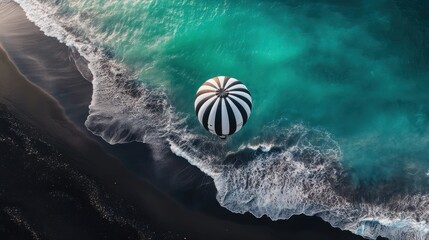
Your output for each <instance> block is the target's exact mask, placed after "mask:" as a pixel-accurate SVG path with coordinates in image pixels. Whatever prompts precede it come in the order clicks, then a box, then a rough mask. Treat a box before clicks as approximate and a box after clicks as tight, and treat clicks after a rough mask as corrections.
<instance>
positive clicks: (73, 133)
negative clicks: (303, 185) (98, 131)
mask: <svg viewBox="0 0 429 240" xmlns="http://www.w3.org/2000/svg"><path fill="white" fill-rule="evenodd" d="M2 5H3V6H2ZM6 5H7V6H5V5H4V3H1V4H0V9H1V10H0V12H1V13H3V14H2V18H1V19H0V43H1V44H3V45H4V47H5V48H6V49H7V51H8V52H9V54H10V55H11V58H12V59H13V61H14V62H15V63H16V65H17V66H18V67H19V69H20V70H21V71H22V73H23V74H24V75H25V76H26V77H27V78H28V79H30V80H31V82H33V83H34V84H36V85H37V86H35V85H34V84H32V83H30V82H29V81H27V80H26V79H25V78H24V77H23V76H22V75H21V73H20V72H18V71H17V70H16V68H15V66H14V65H13V64H12V63H11V62H10V61H9V59H8V58H7V56H6V55H5V54H4V53H3V52H2V53H1V65H0V67H1V69H0V73H1V74H0V99H1V100H0V101H1V102H2V103H4V104H6V106H7V108H8V109H9V110H10V111H11V112H13V113H14V114H16V115H17V116H19V118H20V119H22V120H23V121H25V122H28V123H29V124H30V125H32V126H34V127H35V128H37V129H38V130H39V131H41V132H42V133H43V135H45V136H46V137H47V138H48V139H49V142H50V143H52V145H54V146H56V147H57V148H59V149H61V150H62V151H65V152H67V153H69V154H70V155H73V156H76V157H75V158H74V159H76V160H75V161H74V162H73V164H74V165H76V167H77V168H79V169H84V171H85V172H86V173H87V175H88V176H89V177H90V178H91V179H94V180H95V181H96V182H98V183H99V184H100V185H102V186H103V187H104V188H105V189H106V191H107V192H108V193H109V194H111V195H113V196H117V197H119V196H120V197H121V198H123V199H126V200H127V201H128V202H130V204H132V205H133V206H135V207H136V209H137V211H136V212H138V213H139V214H137V215H141V214H143V215H145V216H146V217H147V219H149V220H146V221H150V222H151V223H153V224H154V225H156V229H158V230H159V231H167V230H170V231H173V232H179V233H180V232H181V233H182V234H184V236H187V237H188V238H189V237H190V238H198V239H279V238H281V239H289V238H290V239H333V238H335V239H352V238H356V239H359V238H358V237H356V236H353V235H352V234H350V233H348V232H343V231H340V230H338V229H334V228H331V227H329V224H327V223H324V222H323V221H321V220H320V219H318V218H310V217H304V216H299V217H294V218H292V220H288V221H277V222H271V221H270V220H269V219H267V218H263V219H256V218H254V217H253V216H250V214H246V215H236V214H232V213H230V212H228V211H227V210H225V209H223V208H221V207H220V206H218V204H217V202H216V201H215V199H214V194H215V192H214V187H213V186H212V183H211V181H210V179H206V178H205V176H204V175H203V174H202V173H201V172H199V171H198V170H197V169H195V168H193V167H191V166H189V164H187V162H186V161H185V160H184V159H180V158H177V157H175V156H171V159H167V160H166V162H167V164H166V165H168V164H172V165H173V166H168V167H165V168H161V169H163V170H159V169H158V173H153V172H151V171H150V170H153V168H151V165H153V164H154V163H153V160H152V159H151V153H150V149H149V148H148V147H147V146H145V145H144V144H138V143H133V144H127V145H123V146H118V147H117V146H108V144H106V143H103V142H101V141H100V139H98V138H97V137H94V136H91V135H89V134H88V133H87V132H85V129H84V126H83V121H84V119H85V118H86V115H87V108H88V104H89V101H90V95H91V84H90V83H89V82H88V81H87V80H86V79H84V78H83V77H82V76H81V75H80V73H79V72H78V70H77V68H76V67H75V65H74V62H73V59H71V58H65V57H64V56H69V49H68V48H67V47H65V46H64V45H62V44H60V43H59V42H58V41H56V40H55V39H53V38H49V37H46V36H44V35H43V33H41V32H40V31H39V30H38V29H37V27H35V26H34V24H32V23H30V22H28V20H26V19H25V17H24V15H23V13H22V10H20V9H19V8H17V7H16V4H14V3H6ZM7 8H9V9H7ZM5 9H6V10H5ZM4 13H7V14H4ZM35 39H37V40H35ZM39 40H40V41H39ZM35 46H40V48H38V49H34V48H35ZM38 86H39V87H41V88H42V89H44V90H45V91H47V93H49V94H50V95H52V96H53V97H55V99H57V100H58V101H59V102H57V100H55V99H54V98H52V97H50V96H49V95H48V94H47V93H45V92H43V91H42V90H40V89H39V88H38ZM106 150H107V151H108V152H109V153H107V152H106ZM111 154H114V155H115V156H116V157H113V156H111ZM117 157H120V158H121V160H119V159H117ZM124 163H125V164H126V165H127V166H126V167H125V166H124ZM145 164H146V165H145ZM130 167H131V168H132V169H133V172H134V173H132V172H131V171H130ZM173 169H175V170H173ZM183 169H186V170H185V173H188V174H189V175H191V176H192V178H191V179H190V180H189V181H188V180H186V178H187V177H186V175H185V176H183V175H180V177H179V181H177V182H178V183H172V181H173V180H174V178H173V180H172V178H170V179H169V180H166V181H165V182H162V183H158V182H157V181H156V178H155V177H154V176H152V175H156V174H171V172H169V171H173V175H174V174H178V173H177V172H183V171H184V170H183ZM160 171H161V172H160ZM174 171H176V172H174ZM141 177H145V178H148V179H150V181H151V183H152V184H150V183H148V182H147V181H145V180H143V179H142V178H141ZM176 180H177V179H176ZM201 181H204V182H205V185H206V187H205V188H203V189H202V190H201V187H195V184H196V182H199V184H201ZM170 184H171V185H170ZM188 184H189V185H190V186H191V187H189V186H188ZM154 185H155V186H156V187H157V188H159V187H161V189H162V190H163V191H164V192H167V193H168V194H169V195H172V196H173V197H176V199H178V200H179V201H180V203H178V202H177V201H176V200H175V199H172V198H171V197H169V196H168V195H166V194H164V193H162V192H160V191H159V190H157V189H156V188H155V187H154ZM178 185H180V186H179V187H178ZM175 188H178V189H179V190H180V191H174V189H175ZM196 189H197V191H195V190H196ZM202 200H203V201H205V202H203V203H201V205H202V206H197V205H198V203H199V202H201V201H202ZM184 202H185V205H186V206H187V207H186V208H185V207H183V203H184ZM186 203H188V204H186ZM190 206H191V207H190ZM112 207H113V208H115V207H117V206H112ZM189 208H193V209H195V210H189ZM128 217H129V218H130V219H136V221H140V220H141V219H139V218H138V217H137V218H136V216H128ZM141 221H142V220H141Z"/></svg>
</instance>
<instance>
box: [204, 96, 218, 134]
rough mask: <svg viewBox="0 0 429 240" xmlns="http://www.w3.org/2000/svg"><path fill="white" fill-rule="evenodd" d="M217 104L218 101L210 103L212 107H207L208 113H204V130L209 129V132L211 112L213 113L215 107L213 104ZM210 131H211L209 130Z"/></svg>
mask: <svg viewBox="0 0 429 240" xmlns="http://www.w3.org/2000/svg"><path fill="white" fill-rule="evenodd" d="M215 102H216V101H212V102H211V103H210V105H208V106H207V108H206V111H205V112H204V115H203V121H202V122H203V126H204V128H205V129H207V130H209V126H208V125H209V123H208V122H209V116H210V112H211V110H212V107H213V104H215ZM209 131H210V130H209Z"/></svg>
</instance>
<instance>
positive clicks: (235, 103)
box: [194, 76, 252, 139]
mask: <svg viewBox="0 0 429 240" xmlns="http://www.w3.org/2000/svg"><path fill="white" fill-rule="evenodd" d="M194 107H195V113H196V114H197V117H198V121H200V123H201V124H202V125H203V126H204V128H205V129H207V130H208V131H210V132H211V133H213V134H215V135H218V136H219V137H220V138H222V139H226V136H228V135H231V134H234V133H236V132H238V131H239V130H240V129H241V128H242V127H243V126H244V124H246V122H247V120H248V119H249V116H250V113H251V111H252V96H251V95H250V92H249V90H247V87H246V86H244V84H243V83H241V82H240V81H238V80H237V79H235V78H231V77H226V76H218V77H214V78H211V79H209V80H207V81H206V82H205V83H204V84H203V85H202V86H201V87H200V88H199V89H198V91H197V94H196V95H195V104H194Z"/></svg>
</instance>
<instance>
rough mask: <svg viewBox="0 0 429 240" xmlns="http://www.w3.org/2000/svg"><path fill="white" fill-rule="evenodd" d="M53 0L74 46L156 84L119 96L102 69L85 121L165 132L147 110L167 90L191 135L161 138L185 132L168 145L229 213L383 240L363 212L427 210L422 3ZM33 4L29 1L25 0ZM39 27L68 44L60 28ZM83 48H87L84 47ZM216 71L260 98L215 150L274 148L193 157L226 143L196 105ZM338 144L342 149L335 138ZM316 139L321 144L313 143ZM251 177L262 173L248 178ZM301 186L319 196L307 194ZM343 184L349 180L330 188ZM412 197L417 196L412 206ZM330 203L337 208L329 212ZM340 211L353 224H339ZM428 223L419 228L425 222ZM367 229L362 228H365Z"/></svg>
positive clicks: (428, 69)
mask: <svg viewBox="0 0 429 240" xmlns="http://www.w3.org/2000/svg"><path fill="white" fill-rule="evenodd" d="M18 2H24V3H26V0H19V1H18ZM48 2H49V1H48ZM53 3H54V6H56V7H55V9H56V13H55V16H56V17H58V19H59V20H58V21H57V22H60V25H62V26H63V27H64V25H65V26H66V30H68V31H70V32H72V33H73V35H74V36H79V37H81V38H82V39H80V40H79V41H74V42H73V41H71V40H69V41H70V42H73V43H72V44H70V45H73V46H74V45H79V44H80V43H81V42H82V41H84V42H85V41H88V42H90V43H91V45H93V46H96V47H98V48H101V49H103V52H104V53H106V55H107V56H108V57H109V59H113V60H115V61H117V62H121V63H123V64H124V65H125V66H126V67H127V68H129V69H131V70H132V72H133V73H134V74H132V78H133V81H134V82H139V83H143V84H144V85H145V86H148V87H149V91H148V92H147V93H145V94H146V95H144V96H143V97H141V98H139V99H135V98H129V97H124V95H121V94H122V93H121V92H122V91H123V90H121V89H120V88H118V89H116V88H114V87H113V85H112V84H110V85H109V84H108V83H109V81H108V80H106V79H107V78H106V79H105V78H103V76H101V77H98V81H97V82H98V83H97V85H95V86H94V95H93V99H94V96H95V100H94V101H93V103H92V104H91V106H90V108H91V110H92V112H91V113H90V117H91V116H93V118H89V119H90V120H89V122H97V124H89V125H87V126H90V127H89V128H90V129H91V131H93V132H94V133H96V134H98V135H101V136H102V137H103V138H104V139H106V140H107V141H109V142H113V143H118V142H121V141H116V140H117V136H119V135H120V136H122V135H121V134H117V135H115V133H114V132H115V131H124V132H126V134H128V133H129V132H132V133H133V134H134V135H133V136H134V137H135V136H137V135H139V134H140V133H141V135H144V134H146V133H147V132H148V131H152V128H158V127H159V128H163V129H164V125H162V126H157V124H158V123H159V122H157V121H154V119H155V120H156V119H159V118H163V116H165V115H161V114H159V115H157V112H156V111H155V113H154V111H153V109H152V110H150V111H147V109H148V108H147V105H151V104H153V106H155V107H153V106H152V105H151V106H152V108H156V107H159V106H161V105H162V104H161V103H159V102H162V101H161V100H160V101H159V102H157V101H158V100H157V98H151V97H150V96H151V94H153V95H156V94H158V90H159V89H160V88H161V89H162V90H163V92H165V93H166V94H167V96H168V103H169V104H171V107H173V112H174V113H175V114H177V115H178V116H180V119H185V124H184V126H182V127H183V128H184V129H186V131H187V132H185V133H183V134H182V135H181V136H174V137H171V136H170V135H169V136H170V137H166V138H169V142H170V143H171V142H174V140H171V139H181V141H182V142H181V145H180V146H179V147H176V148H175V146H173V145H172V146H171V148H172V150H173V148H175V150H176V151H175V152H176V153H178V155H180V156H183V157H185V158H187V159H188V160H189V161H190V162H191V163H192V164H193V165H196V166H198V167H199V168H200V169H202V171H203V172H205V173H207V174H208V175H210V176H211V177H212V178H213V179H214V181H215V185H216V187H217V188H218V200H219V202H220V203H221V205H222V206H225V207H227V208H228V209H230V210H232V211H234V212H246V211H250V212H252V213H253V214H255V215H256V216H261V215H262V214H267V215H268V216H270V217H272V218H273V219H279V218H288V217H289V216H290V215H291V214H299V213H302V212H304V213H310V214H319V215H320V216H322V217H324V219H327V220H329V221H331V223H333V222H334V223H335V224H334V225H336V226H340V227H342V228H346V229H350V230H353V231H356V232H358V234H361V235H365V234H366V235H365V236H369V237H374V236H375V237H376V235H371V234H374V233H366V232H365V230H364V229H365V226H367V225H365V224H368V222H367V218H369V217H373V218H377V217H379V218H378V219H385V218H388V217H389V219H390V220H389V221H393V220H391V219H402V218H404V217H410V218H411V219H413V220H415V221H420V220H421V219H425V217H429V216H427V213H426V212H427V211H426V210H425V209H427V208H426V205H425V204H426V202H427V201H426V200H425V199H426V197H427V195H426V194H427V191H428V190H429V189H428V186H429V185H428V183H429V148H428V147H429V128H428V123H429V94H428V92H429V57H428V56H429V44H428V41H427V39H429V27H428V26H429V14H428V12H427V9H429V2H428V1H417V0H415V1H388V0H382V1H372V0H371V1H370V0H368V1H365V0H353V1H347V2H346V1H336V0H324V1H294V0H289V1H275V0H271V1H269V0H265V1H261V0H249V1H228V0H224V1H201V0H200V1H197V0H181V1H180V0H158V1H148V0H147V1H145V0H139V1H131V0H129V1H119V0H118V1H106V0H97V1H94V0H76V1H53ZM25 6H26V7H25V8H26V9H30V6H31V4H26V5H25ZM50 11H51V10H50ZM27 12H28V10H27ZM35 12H37V11H35ZM42 12H43V11H42ZM49 14H50V12H49ZM42 15H43V14H42ZM35 21H36V22H37V20H35ZM40 22H41V21H39V24H40V25H43V23H40ZM42 29H45V30H44V31H45V32H50V34H52V35H54V36H57V37H58V38H59V39H62V40H63V41H64V42H67V39H66V38H65V37H63V35H61V34H58V33H52V32H55V31H52V30H49V28H42ZM80 50H81V52H85V51H86V50H85V48H84V47H80ZM104 68H106V67H105V66H103V67H102V68H101V69H104ZM218 75H227V76H232V77H235V78H237V79H239V80H240V81H242V82H243V83H245V84H246V86H247V87H248V88H249V90H250V92H251V93H252V97H253V112H252V115H251V117H250V119H249V121H248V123H247V124H246V126H245V127H244V128H243V129H241V131H240V132H238V133H237V134H235V135H234V136H233V137H231V138H230V139H229V140H228V142H227V143H226V144H224V145H223V147H224V148H226V150H225V149H223V150H219V153H218V155H219V158H222V157H224V155H222V153H224V152H225V151H230V152H231V151H236V150H237V149H238V148H239V147H240V146H248V145H249V144H253V145H264V144H265V145H270V144H272V145H275V147H277V148H276V149H274V150H273V151H267V153H261V152H260V151H259V152H258V151H255V152H253V153H252V154H250V155H246V154H244V158H246V156H247V157H248V158H249V159H250V160H249V159H245V160H249V161H251V163H249V164H248V165H245V166H244V167H243V168H240V167H235V166H234V167H231V166H229V165H228V164H224V165H222V164H220V165H219V164H218V163H216V164H214V163H213V162H215V161H214V160H213V159H205V158H204V157H201V158H200V159H198V160H195V159H193V158H192V157H189V156H191V155H192V154H191V153H189V152H191V150H194V151H195V149H197V150H198V151H200V152H201V153H200V155H198V154H197V155H198V156H204V154H206V152H207V155H210V156H213V155H216V154H217V152H216V151H217V150H215V151H212V150H211V149H210V147H207V148H198V147H194V146H196V144H195V142H198V141H196V140H195V139H196V138H197V139H199V141H200V145H201V142H206V145H212V146H213V147H214V148H216V147H218V146H219V143H217V139H215V138H210V133H208V132H206V131H205V130H204V129H203V128H202V127H201V126H200V124H199V123H198V121H197V119H196V117H195V113H194V107H193V106H194V105H193V102H194V95H195V92H196V90H197V89H198V87H199V86H200V85H201V84H202V83H203V82H204V81H205V80H207V79H209V78H211V77H214V76H218ZM151 90H153V91H151ZM155 90H156V91H155ZM99 95H100V96H104V95H105V96H106V97H104V98H98V97H97V96H99ZM156 96H158V95H156ZM100 99H102V100H100ZM116 99H119V100H116ZM154 99H155V100H154ZM161 99H162V98H161ZM149 100H150V103H149V104H146V105H145V103H147V101H149ZM151 101H154V103H152V102H151ZM107 103H109V104H111V105H109V104H107ZM157 104H158V105H157ZM143 105H144V107H143ZM112 106H113V107H112ZM162 106H164V105H162ZM169 106H170V105H169ZM94 109H95V110H97V111H95V110H94ZM94 112H95V113H94ZM94 116H95V117H94ZM141 119H143V120H141ZM161 120H162V119H161ZM121 122H122V123H123V124H121ZM159 124H161V123H159ZM149 125H153V126H150V127H148V126H149ZM100 126H101V127H100ZM140 126H141V128H142V129H143V130H140V129H139V127H140ZM169 126H170V125H169ZM292 126H295V127H292ZM296 126H301V127H296ZM100 128H105V129H106V130H103V129H100ZM124 128H125V129H124ZM126 128H128V129H126ZM118 129H119V130H118ZM103 131H104V132H103ZM175 131H176V130H171V132H173V133H176V132H177V131H176V132H175ZM106 132H107V134H106ZM112 132H113V133H112ZM122 133H123V132H122ZM163 134H164V135H163V136H167V135H168V134H170V133H165V132H164V133H163ZM189 134H190V135H192V137H189V136H188V135H189ZM293 134H297V135H299V136H301V137H300V139H303V140H302V141H301V142H300V141H298V142H299V144H298V143H297V144H296V148H294V147H293V146H292V145H293V144H294V140H293V137H291V136H293ZM171 135H174V134H171ZM176 135H177V134H176ZM179 135H180V134H179ZM195 136H200V138H198V137H195ZM135 138H137V140H139V141H143V142H145V141H146V140H145V139H143V140H140V139H139V138H138V136H137V137H135ZM112 139H113V140H112ZM207 139H210V141H206V140H207ZM129 140H130V139H129V138H128V137H127V140H126V141H122V142H127V141H129ZM131 140H135V139H131ZM306 141H308V144H307V142H306ZM184 142H185V144H184ZM186 142H189V145H191V147H189V146H187V145H186V144H187V143H186ZM334 143H335V144H334ZM282 144H283V146H282ZM336 144H337V145H338V148H339V150H338V149H337V147H334V148H332V146H334V145H335V146H337V145H336ZM185 145H186V147H183V146H185ZM314 146H317V147H314ZM177 148H179V149H180V151H178V150H177ZM309 148H312V150H311V151H314V152H311V151H310V153H308V152H306V151H307V150H308V149H309ZM278 149H280V150H278ZM296 149H298V150H296ZM188 150H189V151H188ZM337 150H338V151H341V156H340V157H338V156H337V155H336V153H337ZM187 151H188V152H187ZM183 152H185V153H183ZM262 152H263V151H262ZM297 152H298V153H299V154H301V155H304V156H305V155H306V154H308V156H311V157H310V158H314V159H312V160H311V161H309V162H311V163H312V165H310V166H308V165H304V166H305V167H303V165H302V163H303V161H304V162H306V160H305V158H304V160H303V158H300V157H297V155H299V154H297ZM332 152H335V154H333V155H335V156H334V157H331V155H330V153H332ZM288 154H292V155H288ZM194 155H195V154H194ZM194 155H192V156H194ZM294 157H295V158H294ZM319 157H320V158H322V160H320V159H319ZM207 158H208V157H207ZM324 158H327V159H330V158H332V159H331V160H332V162H330V161H327V160H326V159H325V160H326V161H325V162H324V160H323V159H324ZM261 159H263V160H261ZM291 159H292V160H291ZM217 160H218V159H217ZM336 160H339V162H340V163H339V164H340V169H338V168H337V167H336V166H337V165H336ZM319 164H320V165H319ZM307 168H308V169H307ZM219 169H220V170H219ZM273 169H274V170H273ZM307 170H308V171H307ZM311 171H313V172H311ZM340 173H341V174H340ZM252 177H254V178H255V180H254V181H255V182H253V183H249V181H250V180H249V179H252ZM243 179H244V180H243ZM264 179H269V181H264ZM270 181H272V182H270ZM243 182H245V184H242V183H243ZM271 183H272V184H271ZM300 184H301V185H300ZM307 184H311V186H312V188H313V189H312V191H311V192H312V194H313V193H314V195H312V194H308V188H306V187H308V185H307ZM243 185H244V186H243ZM338 185H343V186H342V187H341V186H340V187H338ZM295 186H300V187H301V186H302V189H298V187H297V189H295V188H294V187H295ZM327 186H329V187H327ZM332 186H334V187H332ZM325 187H327V188H326V189H325ZM317 188H319V189H317ZM337 188H339V189H346V190H347V191H346V192H345V193H344V192H343V193H338V191H333V190H332V189H337ZM236 189H237V191H235V190H236ZM284 189H289V190H290V191H289V192H288V191H285V190H284ZM303 189H304V190H303ZM305 189H307V190H305ZM242 190H243V191H242ZM240 191H242V192H240ZM323 192H326V194H325V195H323ZM247 194H248V195H247ZM318 194H319V195H318ZM337 194H338V195H337ZM344 195H346V197H345V198H343V197H344ZM231 196H232V197H231ZM242 196H246V197H247V198H246V197H244V198H245V199H244V200H243V199H241V197H242ZM265 196H266V198H264V197H265ZM398 196H399V197H398ZM404 196H405V197H404ZM407 196H408V197H410V198H407ZM295 197H296V198H297V199H298V200H296V202H298V204H295V203H296V202H294V201H293V200H294V199H295ZM391 197H392V199H393V200H390V199H391ZM237 199H238V200H237ZM249 199H251V200H249ZM255 199H256V200H255ZM290 199H292V200H291V201H289V200H290ZM344 199H347V200H344ZM350 199H352V200H350ZM362 199H364V200H362ZM409 199H413V201H412V204H411V205H410V206H409V207H407V205H406V204H408V202H410V200H409ZM361 201H364V202H365V201H369V202H371V201H380V202H383V201H385V202H386V205H377V207H368V205H365V206H362V205H359V204H360V203H361ZM388 201H391V202H389V203H388ZM315 203H316V204H315ZM300 204H302V205H300ZM318 204H319V205H318ZM354 204H356V205H354ZM395 204H396V205H395ZM243 206H245V207H243ZM302 206H304V207H302ZM309 206H310V207H309ZM313 206H314V208H313ZM320 206H322V207H320ZM389 206H393V207H392V208H391V209H389ZM367 207H368V208H367ZM331 208H332V209H334V211H332V212H333V213H334V215H332V216H331V215H329V214H330V213H329V214H328V213H327V212H330V210H331ZM285 209H286V210H285ZM290 209H294V210H296V211H295V212H293V211H288V210H290ZM303 209H304V210H303ZM308 209H309V210H308ZM315 209H316V210H315ZM338 209H343V211H344V213H342V212H341V214H340V213H338V211H340V210H338ZM357 209H358V210H357ZM413 209H414V210H413ZM307 210H308V211H307ZM291 212H292V213H291ZM323 214H325V215H323ZM335 214H336V215H335ZM342 214H343V215H342ZM425 214H426V215H425ZM338 216H340V217H338ZM338 218H344V219H349V222H347V221H345V222H344V223H341V224H340V223H339V222H340V220H338ZM419 219H420V220H419ZM380 221H381V220H380ZM389 221H383V223H382V225H384V226H387V227H386V228H385V229H384V230H380V228H379V229H377V231H386V232H388V233H386V232H385V233H384V234H385V235H384V236H389V237H392V236H396V235H394V232H395V231H396V230H395V231H394V230H391V229H390V227H392V226H393V227H392V228H394V229H396V228H401V227H404V226H414V225H413V224H414V223H415V222H412V223H406V224H403V223H400V224H399V225H397V224H396V225H395V224H393V223H392V224H391V225H389V224H390V222H389ZM395 221H396V220H395ZM358 222H359V223H358ZM357 223H358V224H357ZM359 224H363V225H359ZM401 224H402V225H401ZM422 224H423V225H422V226H423V227H420V228H419V229H420V230H421V229H428V228H429V227H428V226H427V224H426V223H422ZM425 224H426V225H425ZM359 226H363V227H362V228H361V229H360V230H359ZM398 226H399V227H398ZM368 229H369V228H368ZM386 229H387V230H386ZM420 230H418V231H420ZM389 231H390V232H389ZM404 231H405V230H404ZM413 231H414V230H413ZM392 232H393V233H392ZM392 234H393V235H392ZM424 234H426V233H424ZM407 236H408V235H407ZM413 236H414V235H413ZM422 236H423V235H422Z"/></svg>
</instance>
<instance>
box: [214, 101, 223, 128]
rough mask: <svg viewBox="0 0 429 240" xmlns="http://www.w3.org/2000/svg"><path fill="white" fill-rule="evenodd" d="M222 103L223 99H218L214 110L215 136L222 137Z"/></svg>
mask: <svg viewBox="0 0 429 240" xmlns="http://www.w3.org/2000/svg"><path fill="white" fill-rule="evenodd" d="M222 101H224V98H220V99H219V104H218V105H217V109H216V118H215V131H216V134H217V135H219V136H222V135H223V134H222Z"/></svg>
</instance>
